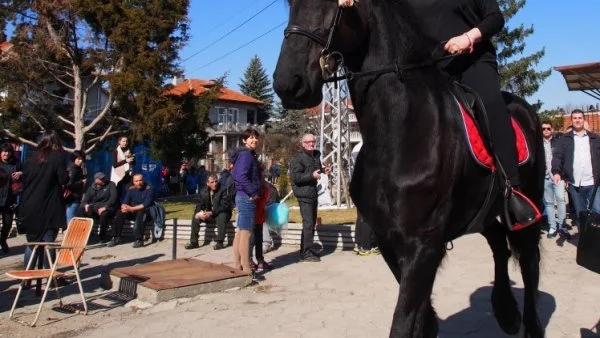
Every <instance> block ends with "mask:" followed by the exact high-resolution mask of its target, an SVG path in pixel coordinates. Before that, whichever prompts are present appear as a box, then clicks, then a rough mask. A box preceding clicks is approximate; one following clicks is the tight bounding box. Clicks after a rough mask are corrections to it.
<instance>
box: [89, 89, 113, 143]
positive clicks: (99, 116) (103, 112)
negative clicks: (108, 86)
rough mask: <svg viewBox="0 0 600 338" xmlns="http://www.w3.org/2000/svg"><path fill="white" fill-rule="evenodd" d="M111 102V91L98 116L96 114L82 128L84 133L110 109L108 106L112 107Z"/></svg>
mask: <svg viewBox="0 0 600 338" xmlns="http://www.w3.org/2000/svg"><path fill="white" fill-rule="evenodd" d="M112 104H113V96H112V93H109V94H108V99H107V100H106V104H105V105H104V108H103V109H102V112H100V114H98V116H96V118H95V119H94V120H93V121H92V122H90V124H88V125H87V126H86V127H84V128H83V133H84V134H85V133H87V132H89V131H90V130H92V128H94V126H95V125H96V124H98V122H100V121H101V120H102V119H103V118H104V116H105V115H106V114H108V112H109V111H110V108H111V107H112Z"/></svg>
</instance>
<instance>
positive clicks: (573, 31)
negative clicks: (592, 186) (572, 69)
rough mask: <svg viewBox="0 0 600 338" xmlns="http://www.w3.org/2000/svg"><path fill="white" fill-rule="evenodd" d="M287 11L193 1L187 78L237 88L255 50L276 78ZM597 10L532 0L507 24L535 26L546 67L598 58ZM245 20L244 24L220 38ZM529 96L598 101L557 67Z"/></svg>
mask: <svg viewBox="0 0 600 338" xmlns="http://www.w3.org/2000/svg"><path fill="white" fill-rule="evenodd" d="M268 5H270V6H269V7H268V8H266V9H265V10H264V11H262V12H261V13H259V14H257V13H258V12H259V11H260V10H261V9H263V8H265V7H267V6H268ZM288 11H289V8H288V6H287V1H285V0H250V1H248V0H219V1H214V0H211V1H208V0H193V1H191V7H190V11H189V18H190V21H191V22H190V31H189V33H190V40H189V41H188V44H187V45H186V47H185V48H184V49H183V50H182V51H181V53H180V56H181V60H182V63H181V65H182V67H183V69H184V72H185V77H186V78H199V79H214V78H217V77H220V76H223V75H227V82H226V86H227V87H229V88H232V89H235V90H238V89H239V83H240V79H241V78H242V76H243V74H244V71H245V70H246V68H247V66H248V63H249V62H250V59H251V58H252V57H253V56H254V55H258V57H259V58H260V59H261V61H262V63H263V66H264V67H265V70H266V72H267V74H269V75H270V76H271V77H272V74H273V72H274V71H275V65H276V63H277V58H278V55H279V50H280V48H281V42H282V40H283V30H284V28H285V26H286V25H287V18H288ZM599 13H600V1H599V0H570V1H564V0H560V1H559V0H528V1H527V3H526V5H525V7H523V8H522V9H521V10H520V11H519V12H518V13H517V15H516V16H515V17H513V18H512V19H511V20H509V21H508V22H507V25H508V26H509V27H517V26H519V25H521V24H524V25H525V26H530V25H533V27H534V30H535V31H534V33H533V34H532V35H531V36H529V37H528V38H527V40H526V48H525V51H524V55H529V54H531V53H533V52H535V51H537V50H539V49H541V48H545V49H546V55H545V56H544V58H543V59H542V60H541V62H540V63H539V64H538V65H537V67H536V69H538V70H547V69H550V68H552V67H556V66H564V65H572V64H580V63H588V62H600V43H599V40H598V31H600V28H599V27H600V26H599V21H600V20H599V19H598V18H596V16H597V15H598V14H599ZM255 15H256V16H255ZM253 16H254V17H253ZM251 17H253V18H252V19H250V18H251ZM249 19H250V20H249ZM247 20H249V21H248V22H247V23H245V24H244V25H243V26H241V28H239V29H238V30H236V31H234V32H233V33H230V34H228V35H227V36H226V37H224V38H222V39H220V38H221V37H222V36H223V35H225V34H227V33H229V32H230V31H231V30H233V29H234V28H236V27H237V26H238V25H240V24H242V23H244V22H245V21H247ZM279 25H281V26H279ZM278 26H279V27H278ZM269 31H270V32H269ZM267 32H269V33H267ZM261 35H264V36H262V37H260V36H261ZM255 39H256V41H254V42H251V41H252V40H255ZM217 40H219V41H217ZM246 44H247V45H246ZM243 45H246V46H245V47H242V46H243ZM240 47H241V48H240ZM238 48H239V49H238ZM236 49H238V50H237V51H234V50H236ZM227 54H229V55H227ZM528 100H529V101H530V102H531V103H535V102H537V101H538V100H540V101H541V102H542V103H543V106H542V110H544V109H554V108H557V107H565V106H571V107H573V106H586V107H587V106H589V105H590V104H594V105H595V104H597V103H599V102H598V100H596V99H594V98H592V97H590V96H588V95H586V94H584V93H581V92H569V91H568V88H567V85H566V83H565V81H564V79H563V77H562V75H561V74H560V73H559V72H557V71H554V70H552V74H551V75H550V77H548V78H547V79H546V81H545V82H544V83H543V84H542V85H541V86H540V89H539V90H538V92H537V93H535V94H534V95H532V96H531V97H529V98H528Z"/></svg>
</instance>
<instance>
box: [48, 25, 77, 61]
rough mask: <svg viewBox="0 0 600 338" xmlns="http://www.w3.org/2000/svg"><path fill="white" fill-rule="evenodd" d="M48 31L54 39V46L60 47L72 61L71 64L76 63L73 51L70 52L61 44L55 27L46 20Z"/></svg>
mask: <svg viewBox="0 0 600 338" xmlns="http://www.w3.org/2000/svg"><path fill="white" fill-rule="evenodd" d="M46 21H47V22H46V29H47V30H48V34H50V39H52V42H54V44H55V45H56V46H57V47H59V48H60V49H62V51H63V52H65V54H66V55H67V56H68V57H69V59H70V60H71V62H74V61H75V59H74V55H73V53H71V51H69V49H67V48H66V47H65V46H64V45H63V43H62V42H61V40H60V38H59V37H58V34H56V31H55V30H54V27H52V23H51V22H50V20H46Z"/></svg>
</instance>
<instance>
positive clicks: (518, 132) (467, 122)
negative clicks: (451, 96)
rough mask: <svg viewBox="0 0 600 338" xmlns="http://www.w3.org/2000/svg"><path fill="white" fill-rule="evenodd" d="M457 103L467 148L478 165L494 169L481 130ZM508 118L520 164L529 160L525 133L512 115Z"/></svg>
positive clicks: (491, 157) (492, 158)
mask: <svg viewBox="0 0 600 338" xmlns="http://www.w3.org/2000/svg"><path fill="white" fill-rule="evenodd" d="M457 103H458V106H459V108H460V113H461V115H462V118H463V126H464V128H465V135H466V139H467V144H468V145H469V149H470V150H471V154H472V155H473V158H475V161H477V162H478V163H479V164H480V165H482V166H484V167H486V168H489V169H490V170H492V171H495V170H496V165H495V164H494V156H493V155H492V154H491V153H490V152H489V151H488V149H487V148H486V146H485V143H484V142H483V137H482V136H481V132H480V131H479V129H478V128H477V125H476V124H475V121H473V117H472V116H471V115H470V114H469V112H467V111H466V110H465V108H464V107H463V105H462V104H461V103H460V102H458V101H457ZM510 119H511V123H512V127H513V129H514V130H515V146H516V147H517V163H518V164H519V165H522V164H524V163H526V162H527V161H528V160H529V148H528V146H527V140H526V139H525V134H524V133H523V129H522V128H521V126H520V125H519V123H518V122H517V121H516V120H515V119H514V118H513V117H512V116H511V118H510Z"/></svg>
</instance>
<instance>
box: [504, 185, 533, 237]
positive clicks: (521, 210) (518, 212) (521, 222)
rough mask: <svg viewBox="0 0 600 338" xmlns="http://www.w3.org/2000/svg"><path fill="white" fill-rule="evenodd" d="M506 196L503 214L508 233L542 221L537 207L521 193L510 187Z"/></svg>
mask: <svg viewBox="0 0 600 338" xmlns="http://www.w3.org/2000/svg"><path fill="white" fill-rule="evenodd" d="M507 195H508V196H506V199H505V201H504V214H505V219H506V224H507V225H508V229H509V230H510V231H516V230H520V229H523V228H525V227H528V226H530V225H532V224H534V223H536V222H538V221H539V220H540V219H542V213H541V212H540V210H539V209H538V207H537V206H536V205H535V203H533V202H532V201H531V200H530V199H529V198H528V197H527V196H525V195H524V194H523V193H522V192H521V191H519V190H517V189H514V188H512V187H510V188H509V189H508V194H507Z"/></svg>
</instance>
